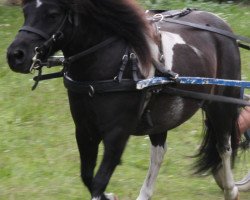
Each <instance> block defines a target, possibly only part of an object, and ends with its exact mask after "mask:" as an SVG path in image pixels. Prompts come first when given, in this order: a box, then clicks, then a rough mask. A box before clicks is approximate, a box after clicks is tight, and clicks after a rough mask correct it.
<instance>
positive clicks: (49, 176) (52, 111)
mask: <svg viewBox="0 0 250 200" xmlns="http://www.w3.org/2000/svg"><path fill="white" fill-rule="evenodd" d="M142 2H145V1H142ZM146 2H147V3H144V6H145V7H147V8H159V9H160V8H161V9H170V8H171V9H177V8H178V9H180V8H184V7H196V8H200V9H203V10H208V11H212V12H215V13H217V14H218V15H220V16H221V17H223V18H224V19H226V20H227V21H228V22H229V24H231V26H232V27H233V29H234V30H235V31H236V32H237V33H239V34H241V35H245V36H248V37H250V30H249V27H250V21H249V18H250V8H249V7H243V6H241V5H232V4H230V5H229V4H222V5H218V4H216V3H211V2H206V3H204V2H202V1H195V2H194V3H192V2H191V1H166V0H165V1H164V0H162V1H160V0H158V1H157V0H156V1H155V2H156V3H155V4H152V3H148V2H149V1H146ZM22 21H23V18H22V14H21V10H20V8H18V7H6V6H0V38H1V41H0V127H1V129H0V200H23V199H25V200H26V199H27V200H40V199H41V200H44V199H46V200H58V199H60V200H64V199H65V200H66V199H67V200H78V199H90V196H89V194H88V192H87V190H86V188H85V187H83V186H82V183H81V180H80V177H79V155H78V150H77V147H76V142H75V137H74V125H73V122H72V119H71V116H70V111H69V106H68V100H67V95H66V90H65V89H64V87H63V84H62V80H60V79H58V80H51V81H47V82H43V83H41V84H40V85H39V87H38V88H37V90H35V91H34V92H31V89H30V88H31V85H32V81H31V78H32V75H20V74H15V73H13V72H11V71H10V70H9V68H8V66H7V64H6V58H5V57H6V56H5V54H6V48H7V47H8V45H9V44H10V42H11V41H12V40H13V38H14V36H15V34H16V33H17V31H18V28H19V27H20V26H21V25H22ZM249 56H250V52H247V51H244V50H242V62H243V64H242V66H243V77H244V78H245V79H248V80H249V79H250V66H249V65H250V57H249ZM201 129H202V126H201V113H198V114H197V115H195V116H194V117H193V118H192V119H191V120H189V121H188V122H187V123H185V124H184V125H182V126H181V127H179V128H177V129H175V130H173V131H171V132H170V134H169V139H168V144H169V145H168V152H167V155H166V159H165V161H164V163H163V166H162V168H161V171H160V174H159V177H158V181H157V184H156V188H155V193H154V197H153V199H154V200H156V199H157V200H173V199H176V200H178V199H185V200H200V199H204V200H211V199H216V200H217V199H223V198H222V195H223V194H222V192H221V191H220V190H219V189H218V188H217V186H216V184H215V183H214V180H213V179H212V178H211V177H210V176H201V177H198V176H192V172H193V171H192V163H193V159H191V158H190V157H188V156H190V155H193V154H194V153H195V150H196V149H197V148H198V145H199V142H200V138H201V135H200V132H201ZM100 149H102V147H100ZM149 151H150V144H149V139H148V138H147V137H131V139H130V141H129V143H128V146H127V149H126V151H125V153H124V155H123V164H122V165H121V166H118V168H117V170H116V172H115V174H114V175H113V177H112V179H111V182H110V184H109V187H108V189H107V191H111V192H114V193H116V194H118V196H119V197H120V199H122V200H133V199H136V196H137V194H138V192H139V189H140V187H141V184H142V182H143V179H144V177H145V175H146V172H147V168H148V163H149V155H150V152H149ZM100 152H101V153H100V155H99V160H100V158H101V156H102V151H100ZM246 160H247V161H248V162H249V158H248V159H246ZM249 198H250V193H249V192H248V193H242V194H241V199H243V200H244V199H245V200H248V199H249Z"/></svg>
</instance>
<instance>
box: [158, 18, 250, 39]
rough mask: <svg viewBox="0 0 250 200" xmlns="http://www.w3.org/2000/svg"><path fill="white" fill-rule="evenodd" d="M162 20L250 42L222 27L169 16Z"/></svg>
mask: <svg viewBox="0 0 250 200" xmlns="http://www.w3.org/2000/svg"><path fill="white" fill-rule="evenodd" d="M163 21H164V22H168V23H174V24H180V25H184V26H189V27H193V28H197V29H200V30H205V31H209V32H213V33H217V34H220V35H223V36H226V37H229V38H231V39H234V40H240V41H243V42H247V43H250V38H247V37H244V36H240V35H234V34H233V33H231V32H229V31H226V30H222V29H219V28H215V27H211V26H209V25H207V26H205V25H203V24H197V23H192V22H187V21H181V20H177V19H169V18H167V19H166V18H164V19H163Z"/></svg>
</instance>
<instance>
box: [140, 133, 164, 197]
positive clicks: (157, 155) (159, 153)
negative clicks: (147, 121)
mask: <svg viewBox="0 0 250 200" xmlns="http://www.w3.org/2000/svg"><path fill="white" fill-rule="evenodd" d="M149 137H150V141H151V144H152V145H151V159H150V166H149V170H148V174H147V176H146V179H145V180H144V183H143V186H142V188H141V191H140V194H139V196H138V197H137V200H149V199H150V198H151V196H152V194H153V188H154V184H155V181H156V178H157V175H158V173H159V170H160V167H161V163H162V161H163V158H164V155H165V153H166V150H167V148H166V144H165V141H166V138H167V133H164V134H157V135H150V136H149Z"/></svg>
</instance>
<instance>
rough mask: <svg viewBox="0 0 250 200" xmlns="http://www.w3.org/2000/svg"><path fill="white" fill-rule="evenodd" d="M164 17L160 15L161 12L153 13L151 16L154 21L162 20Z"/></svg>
mask: <svg viewBox="0 0 250 200" xmlns="http://www.w3.org/2000/svg"><path fill="white" fill-rule="evenodd" d="M163 19H164V15H162V14H159V13H158V14H155V15H154V16H153V20H154V21H158V22H161V21H162V20H163Z"/></svg>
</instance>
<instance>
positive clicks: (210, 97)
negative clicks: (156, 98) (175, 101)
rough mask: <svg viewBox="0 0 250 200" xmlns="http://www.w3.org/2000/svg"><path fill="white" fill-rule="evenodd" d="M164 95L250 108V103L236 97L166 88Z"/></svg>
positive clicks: (163, 91)
mask: <svg viewBox="0 0 250 200" xmlns="http://www.w3.org/2000/svg"><path fill="white" fill-rule="evenodd" d="M161 92H162V93H167V94H169V95H174V96H181V97H185V98H190V99H197V100H205V101H216V102H221V103H230V104H237V105H239V106H250V102H248V101H246V100H243V99H237V98H234V97H226V96H221V95H214V94H206V93H201V92H193V91H188V90H181V89H177V88H173V87H164V89H162V91H161Z"/></svg>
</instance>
